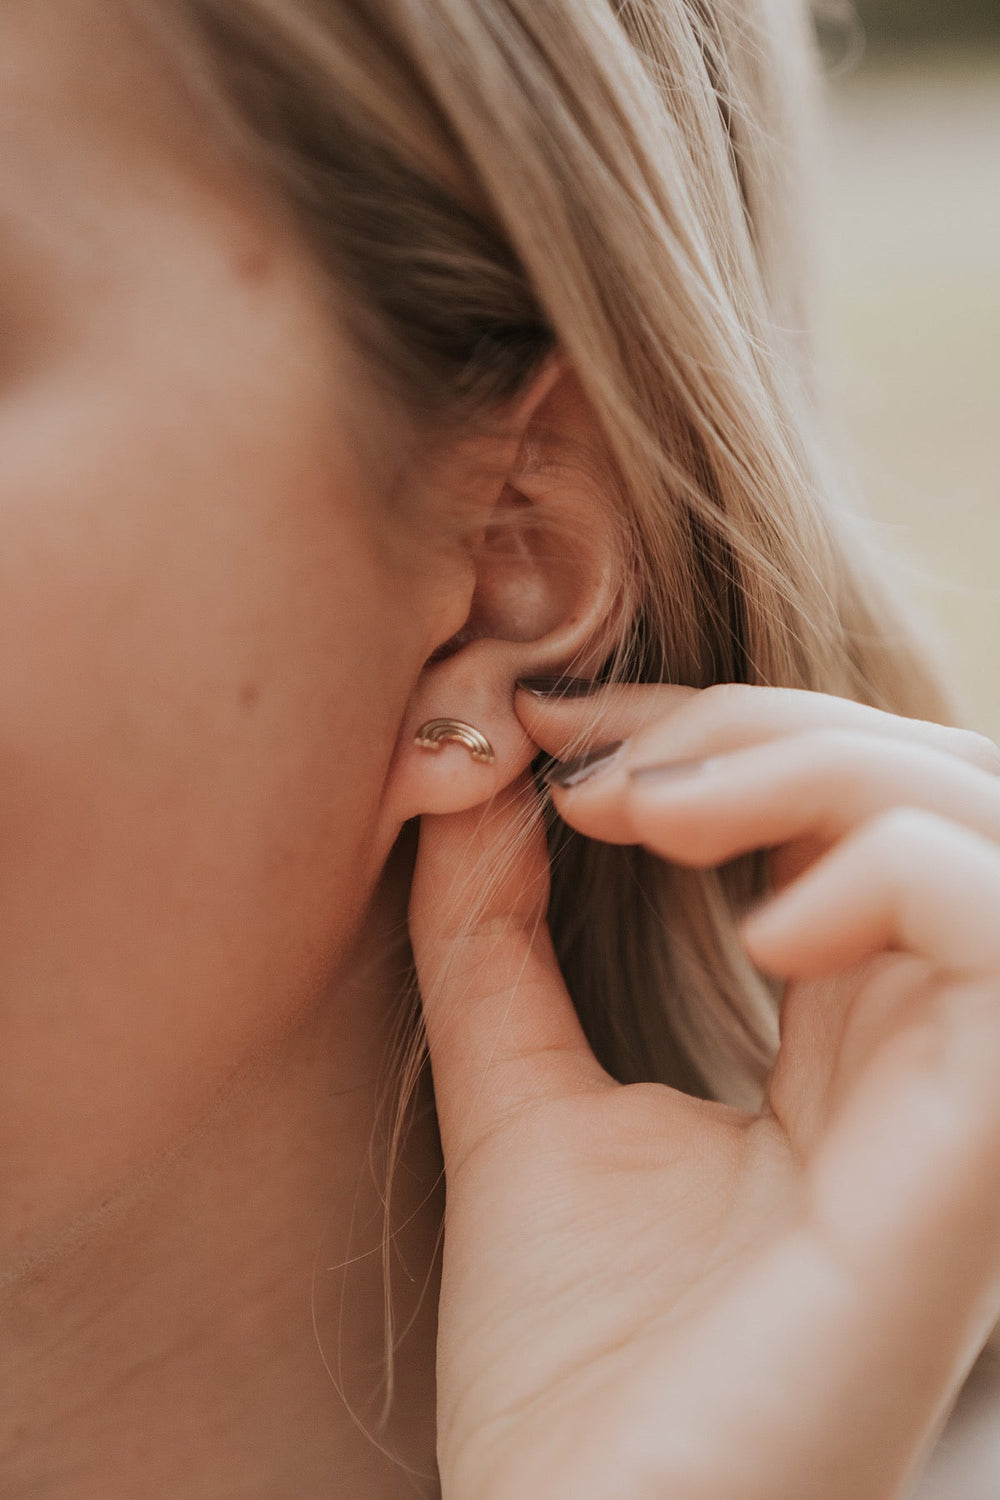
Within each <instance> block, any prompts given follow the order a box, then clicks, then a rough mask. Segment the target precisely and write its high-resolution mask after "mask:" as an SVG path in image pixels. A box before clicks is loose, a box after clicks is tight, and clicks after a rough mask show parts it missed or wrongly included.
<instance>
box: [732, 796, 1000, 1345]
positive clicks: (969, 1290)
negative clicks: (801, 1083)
mask: <svg viewBox="0 0 1000 1500" xmlns="http://www.w3.org/2000/svg"><path fill="white" fill-rule="evenodd" d="M998 912H1000V851H998V850H997V849H996V847H995V846H994V845H993V844H992V843H989V842H987V841H986V840H983V839H981V838H978V837H977V836H976V835H975V834H973V833H970V832H969V831H968V830H966V829H963V828H958V827H955V826H954V825H953V824H950V823H947V822H945V821H943V820H941V819H938V818H936V817H933V816H931V815H929V814H926V813H923V812H914V811H899V810H897V811H894V812H892V813H889V814H886V815H885V816H884V817H883V818H881V819H878V820H876V821H875V822H873V823H872V824H869V825H867V826H865V827H864V828H862V829H860V830H859V831H858V832H857V833H855V834H854V835H852V836H851V838H850V839H849V840H847V841H846V842H845V843H843V844H841V845H838V846H837V848H836V849H834V850H833V851H832V852H831V853H830V854H828V855H827V856H825V858H824V859H823V860H822V861H820V862H819V863H818V864H817V865H815V866H814V867H813V868H812V870H810V872H809V873H808V874H806V875H804V876H802V877H801V878H800V879H799V880H798V881H796V882H795V884H794V885H793V886H791V887H789V888H788V890H787V891H785V892H784V893H783V894H782V895H780V896H778V897H776V898H775V899H774V900H773V901H772V902H770V903H768V905H767V906H765V907H763V908H762V909H761V910H760V911H759V912H758V913H756V914H755V915H754V916H753V917H752V918H751V919H750V920H749V921H748V922H747V923H745V925H744V936H745V940H746V945H747V948H748V950H749V952H750V953H751V955H752V957H753V958H754V959H755V961H756V962H758V963H759V964H760V965H761V966H762V967H764V968H767V969H770V970H772V971H773V972H775V973H780V974H783V975H786V976H789V977H805V976H814V975H818V974H831V973H834V972H839V971H841V970H842V969H843V968H845V967H847V966H850V965H852V964H854V963H855V962H858V961H860V960H861V959H862V958H864V957H866V956H870V955H873V954H875V953H878V952H882V951H884V950H886V949H897V950H899V949H902V950H905V951H907V952H908V953H912V954H914V955H917V956H918V957H920V958H922V959H924V960H926V961H927V962H928V970H927V974H928V978H927V981H926V983H925V984H924V985H923V986H922V987H921V988H920V990H919V991H916V992H914V994H913V995H911V996H910V998H909V999H908V1001H907V1002H906V1003H905V1004H901V1005H899V1006H897V1007H895V1008H894V1010H893V1012H892V1014H891V1017H890V1018H889V1019H890V1024H889V1025H879V1026H878V1027H877V1028H876V1032H875V1038H874V1039H875V1045H874V1046H865V1047H864V1048H863V1049H862V1053H861V1062H860V1065H859V1066H857V1067H856V1068H855V1069H854V1070H853V1076H851V1074H850V1073H848V1076H846V1077H843V1076H842V1078H841V1081H840V1085H839V1091H838V1093H839V1097H838V1099H837V1100H836V1107H835V1109H834V1112H833V1117H832V1121H831V1123H830V1125H829V1127H828V1129H827V1131H826V1134H825V1136H824V1137H823V1138H822V1139H821V1142H820V1144H819V1146H818V1148H817V1151H816V1154H815V1158H814V1162H813V1184H814V1190H813V1196H812V1200H811V1208H810V1212H811V1216H812V1221H813V1227H815V1228H818V1230H819V1232H820V1234H821V1236H822V1238H823V1239H824V1241H825V1242H826V1243H828V1244H829V1243H831V1242H832V1243H833V1245H834V1247H835V1250H836V1254H837V1258H838V1261H839V1262H840V1264H841V1265H842V1266H843V1267H844V1268H845V1269H846V1270H847V1271H848V1272H849V1273H858V1274H862V1275H865V1274H868V1273H869V1272H870V1271H871V1269H872V1266H873V1265H878V1266H881V1268H882V1270H883V1271H884V1286H885V1305H886V1311H887V1313H888V1312H889V1311H890V1306H889V1305H890V1303H891V1302H892V1301H893V1300H894V1299H896V1300H899V1299H901V1300H900V1305H899V1307H898V1308H897V1309H896V1311H897V1312H898V1314H899V1318H900V1320H901V1326H902V1322H904V1321H905V1323H906V1326H912V1320H913V1316H914V1310H915V1309H916V1308H917V1307H919V1308H920V1309H921V1317H922V1319H923V1320H924V1323H925V1324H926V1323H927V1322H928V1320H929V1322H930V1323H935V1324H937V1325H938V1328H937V1330H936V1331H934V1332H933V1333H932V1332H930V1331H928V1328H927V1327H925V1328H924V1334H925V1336H926V1338H927V1339H928V1340H929V1341H930V1347H933V1346H934V1341H935V1340H937V1339H938V1338H939V1336H940V1337H941V1338H944V1337H954V1338H955V1339H956V1340H957V1343H956V1346H955V1358H956V1360H957V1361H958V1362H959V1363H961V1360H962V1359H963V1358H964V1356H965V1354H966V1353H967V1354H968V1356H969V1358H970V1360H971V1357H972V1355H973V1354H974V1353H975V1352H976V1348H977V1347H978V1343H981V1342H982V1339H984V1338H985V1336H986V1333H987V1332H988V1330H989V1328H990V1326H992V1323H993V1322H995V1320H996V1317H997V1315H998V1314H1000V1298H998V1293H1000V1195H998V1194H997V1193H996V1191H995V1184H996V1181H997V1177H998V1174H1000V1096H998V1093H997V1087H996V1079H997V1072H998V1068H1000V977H998V976H1000V924H998V921H997V914H998ZM866 1003H867V995H866V993H865V992H864V990H862V991H861V992H860V993H859V996H858V999H857V1002H856V1004H857V1007H858V1008H857V1011H856V1013H854V1014H853V1015H852V1016H851V1018H850V1027H849V1029H850V1030H851V1031H852V1032H857V1031H859V1030H860V1031H862V1032H863V1031H864V1029H865V1026H866V1017H865V1008H866ZM841 1066H842V1067H846V1064H845V1063H844V1059H841ZM897 1292H898V1298H897ZM977 1341H978V1343H977ZM963 1351H964V1352H963Z"/></svg>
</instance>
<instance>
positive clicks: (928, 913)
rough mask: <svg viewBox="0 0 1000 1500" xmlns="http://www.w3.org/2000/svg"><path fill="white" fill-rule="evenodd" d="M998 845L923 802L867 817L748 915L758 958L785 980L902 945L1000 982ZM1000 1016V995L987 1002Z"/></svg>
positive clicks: (948, 967)
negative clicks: (918, 806)
mask: <svg viewBox="0 0 1000 1500" xmlns="http://www.w3.org/2000/svg"><path fill="white" fill-rule="evenodd" d="M998 915H1000V850H998V849H997V847H996V845H995V844H992V843H990V842H989V841H988V840H987V839H984V838H982V837H981V836H980V835H978V834H976V833H974V832H971V831H970V830H968V829H966V828H959V827H956V826H955V825H954V824H953V823H950V822H947V821H946V820H945V819H943V818H939V817H936V816H934V815H933V814H932V813H928V812H926V811H923V810H921V809H915V808H905V807H904V808H894V809H893V810H892V811H891V812H888V813H884V814H883V815H882V816H881V817H879V818H876V819H874V820H873V821H872V822H870V823H867V824H864V825H863V826H862V827H861V828H859V829H858V830H857V831H856V832H855V833H853V834H852V835H851V836H850V837H849V838H848V839H846V840H845V841H844V842H843V843H841V844H838V845H837V846H836V847H835V848H834V849H832V850H831V851H830V852H829V853H828V854H826V855H824V856H823V858H822V859H820V860H818V861H817V863H816V864H815V865H813V866H812V868H811V869H810V870H808V871H807V872H806V873H805V874H804V875H801V876H799V878H798V879H797V880H796V881H794V882H793V883H792V884H791V885H790V886H788V887H787V888H786V889H785V890H784V891H782V892H781V894H780V895H778V896H775V897H773V898H772V899H771V900H769V901H768V902H767V903H766V904H765V905H764V906H762V907H761V908H759V909H758V910H757V911H756V912H755V913H753V915H752V916H751V917H749V918H748V919H747V920H746V922H745V924H744V929H743V936H744V940H745V943H746V947H747V951H748V952H749V954H750V956H751V958H752V959H753V960H754V962H755V963H757V964H759V965H760V966H761V967H762V968H766V969H770V970H771V971H772V972H774V973H776V974H780V975H781V976H782V977H784V978H788V979H814V978H821V977H826V976H829V975H833V974H836V973H840V972H842V971H843V970H844V969H846V968H850V967H851V966H853V965H854V964H858V963H861V962H862V960H864V959H866V958H870V957H873V956H874V955H875V954H877V953H883V952H885V951H886V950H891V949H901V950H903V951H905V952H908V953H912V954H915V955H916V956H917V957H920V958H923V959H927V960H928V961H929V962H930V963H931V964H933V965H935V966H936V967H939V968H941V969H943V970H945V971H947V972H950V973H951V974H953V975H957V976H963V977H977V976H978V977H983V976H986V977H992V979H993V980H994V982H996V983H997V985H998V991H1000V921H998ZM994 1009H995V1011H996V1015H997V1019H998V1022H1000V1000H998V1003H997V1004H996V1006H995V1007H994Z"/></svg>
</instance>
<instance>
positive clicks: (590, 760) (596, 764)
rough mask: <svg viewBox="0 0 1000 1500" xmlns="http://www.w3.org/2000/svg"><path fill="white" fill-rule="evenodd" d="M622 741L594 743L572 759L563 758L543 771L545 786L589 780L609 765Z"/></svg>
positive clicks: (560, 785) (565, 785) (577, 783)
mask: <svg viewBox="0 0 1000 1500" xmlns="http://www.w3.org/2000/svg"><path fill="white" fill-rule="evenodd" d="M623 743H624V741H623V740H614V741H613V742H612V743H611V744H610V745H596V746H595V747H594V749H593V750H588V751H587V752H586V753H585V754H584V755H577V756H574V758H573V759H572V760H564V761H563V762H562V764H561V765H555V766H553V767H552V769H551V770H549V771H546V772H545V775H544V777H543V778H542V779H543V780H544V782H545V784H546V785H547V786H559V787H569V786H579V785H580V783H581V781H589V780H590V778H591V777H592V776H596V775H597V774H598V772H599V771H603V770H605V769H606V768H607V767H608V766H610V765H611V763H612V761H613V760H615V759H616V757H617V755H618V752H619V750H620V749H621V748H622V745H623Z"/></svg>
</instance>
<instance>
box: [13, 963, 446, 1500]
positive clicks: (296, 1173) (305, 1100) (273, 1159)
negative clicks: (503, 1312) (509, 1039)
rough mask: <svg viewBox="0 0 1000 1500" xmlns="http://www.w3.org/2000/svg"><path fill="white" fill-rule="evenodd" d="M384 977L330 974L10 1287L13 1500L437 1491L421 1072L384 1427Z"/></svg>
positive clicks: (391, 973) (435, 1211) (391, 1000)
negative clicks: (197, 1110)
mask: <svg viewBox="0 0 1000 1500" xmlns="http://www.w3.org/2000/svg"><path fill="white" fill-rule="evenodd" d="M378 968H379V969H380V970H381V971H382V972H381V973H377V972H374V971H373V969H372V966H371V964H369V965H368V966H367V970H366V971H365V972H362V971H361V970H360V969H358V970H356V971H355V972H354V973H349V974H345V975H342V976H340V978H339V980H338V983H337V984H336V986H334V987H333V988H332V989H331V991H330V992H328V993H327V994H326V996H324V998H323V1000H322V1003H317V1006H316V1007H315V1009H314V1011H313V1012H312V1013H311V1014H310V1015H309V1016H308V1017H306V1018H304V1019H303V1021H302V1022H301V1024H300V1025H299V1027H298V1029H297V1030H296V1031H295V1033H294V1034H293V1035H290V1036H287V1037H285V1038H284V1039H283V1042H282V1045H281V1047H280V1049H278V1050H277V1051H276V1052H274V1053H272V1054H271V1055H270V1056H269V1057H268V1058H267V1060H266V1062H259V1063H258V1064H257V1065H255V1067H254V1069H253V1071H252V1073H250V1072H247V1073H245V1074H244V1075H243V1076H242V1077H241V1079H240V1082H239V1084H238V1086H234V1087H231V1088H229V1089H228V1090H227V1092H226V1096H225V1098H224V1099H222V1100H220V1101H219V1102H218V1104H217V1105H216V1107H215V1109H214V1110H213V1112H212V1115H211V1118H210V1119H207V1120H206V1121H204V1122H203V1123H202V1125H201V1126H200V1127H199V1129H198V1131H197V1133H196V1134H195V1135H193V1136H190V1137H189V1138H188V1139H187V1140H186V1141H185V1142H184V1143H183V1145H182V1146H181V1147H180V1148H178V1149H177V1150H176V1151H175V1152H174V1153H173V1154H172V1156H171V1157H170V1159H169V1160H168V1161H165V1162H161V1163H160V1164H159V1165H158V1166H157V1167H156V1168H155V1170H154V1169H151V1170H150V1172H149V1174H148V1176H147V1178H146V1180H145V1181H144V1182H143V1184H142V1185H141V1186H140V1187H136V1186H133V1188H132V1189H131V1190H130V1192H129V1193H128V1195H127V1196H126V1195H124V1194H123V1195H122V1196H121V1197H120V1198H119V1199H117V1200H116V1201H115V1202H114V1203H113V1204H111V1205H107V1206H105V1207H104V1208H103V1209H102V1212H101V1215H100V1217H99V1218H92V1220H91V1221H90V1223H89V1224H88V1225H87V1226H85V1227H83V1228H81V1229H80V1230H79V1232H78V1233H77V1234H75V1235H74V1237H73V1239H72V1240H71V1241H70V1240H67V1241H66V1242H65V1243H64V1244H63V1245H62V1246H61V1248H60V1249H59V1251H58V1252H54V1253H53V1254H52V1255H51V1256H50V1257H48V1258H47V1259H46V1261H45V1262H44V1264H43V1263H41V1262H39V1263H38V1264H36V1266H35V1267H34V1269H33V1270H31V1271H29V1272H23V1273H22V1274H21V1275H20V1276H19V1277H18V1278H17V1279H16V1280H15V1281H14V1282H13V1283H11V1284H10V1285H9V1286H8V1287H7V1289H6V1292H5V1294H4V1301H3V1305H2V1307H0V1390H2V1392H3V1397H2V1401H0V1479H2V1481H3V1483H2V1484H0V1489H2V1492H3V1494H4V1495H9V1496H11V1497H13V1496H27V1495H29V1494H30V1495H31V1496H32V1500H71V1497H72V1500H97V1497H101V1500H126V1497H129V1500H131V1497H134V1496H135V1495H138V1494H143V1495H149V1496H156V1497H157V1500H160V1497H162V1500H173V1497H177V1500H181V1497H183V1500H223V1497H228V1500H231V1497H233V1496H236V1495H239V1496H240V1497H241V1500H265V1497H266V1500H285V1497H287V1500H313V1497H316V1500H318V1497H320V1496H323V1497H324V1500H333V1497H339V1496H345V1497H346V1496H350V1497H351V1500H376V1497H377V1500H389V1497H396V1496H399V1497H400V1500H403V1497H407V1500H412V1497H414V1496H416V1497H425V1496H426V1497H431V1496H435V1495H437V1493H438V1488H437V1484H436V1480H435V1478H434V1477H433V1476H434V1438H435V1425H434V1392H433V1372H434V1342H435V1332H436V1328H435V1323H436V1307H437V1285H438V1258H437V1255H436V1245H437V1236H438V1230H439V1227H440V1221H441V1215H442V1212H443V1188H442V1183H441V1181H440V1180H439V1178H438V1174H439V1171H440V1157H439V1148H438V1144H437V1136H436V1126H435V1122H434V1119H433V1113H432V1111H431V1109H430V1107H429V1106H430V1102H431V1101H430V1096H429V1087H428V1085H427V1083H426V1082H425V1083H424V1085H423V1086H422V1095H421V1099H420V1107H419V1109H418V1111H417V1114H416V1117H415V1120H416V1123H415V1125H414V1128H413V1129H412V1131H411V1133H410V1136H409V1138H408V1140H407V1143H406V1145H405V1147H404V1152H403V1159H402V1161H401V1163H400V1170H399V1171H398V1172H397V1175H396V1178H395V1182H394V1187H393V1214H392V1218H393V1228H394V1229H398V1232H397V1234H396V1237H395V1239H394V1248H393V1254H392V1257H391V1261H392V1265H393V1267H394V1274H393V1277H392V1292H393V1302H394V1314H395V1325H396V1328H397V1330H407V1331H406V1333H405V1336H403V1337H402V1338H400V1339H399V1345H398V1347H397V1350H396V1354H395V1360H394V1390H395V1399H394V1402H393V1406H392V1409H391V1411H390V1415H389V1417H388V1420H387V1421H386V1422H385V1423H384V1425H382V1426H381V1427H379V1416H380V1412H381V1410H382V1398H383V1394H384V1391H383V1388H382V1381H381V1376H382V1373H383V1369H384V1359H383V1354H384V1332H383V1329H384V1313H383V1278H382V1256H381V1241H382V1229H383V1218H382V1202H381V1197H380V1189H381V1187H382V1183H381V1181H380V1174H379V1171H378V1167H377V1162H378V1158H377V1156H376V1157H375V1166H374V1169H373V1166H372V1165H371V1164H370V1163H369V1152H370V1147H371V1145H372V1141H373V1130H375V1136H374V1140H375V1142H376V1144H377V1142H378V1139H379V1131H378V1130H376V1125H377V1121H378V1107H379V1096H378V1090H379V1085H380V1083H381V1082H383V1078H380V1071H381V1069H382V1066H383V1058H384V1055H385V1050H386V1046H387V1043H388V1025H389V1023H390V1021H391V1017H392V1013H393V1010H394V1008H395V1006H396V1005H397V1003H398V1002H397V1001H396V999H395V994H394V989H395V983H396V976H397V974H398V966H395V965H393V964H392V963H391V962H388V963H386V962H383V963H381V964H380V965H379V966H378ZM359 975H360V977H359ZM384 1118H385V1117H384V1115H383V1117H382V1119H383V1122H384ZM390 1119H391V1116H390ZM379 1128H380V1129H381V1128H384V1123H383V1125H382V1126H380V1127H379ZM425 1280H426V1282H427V1285H426V1290H425V1287H424V1283H425ZM422 1293H423V1296H422V1300H421V1294H422ZM418 1304H419V1305H418ZM411 1320H412V1322H411ZM408 1325H409V1326H408ZM421 1476H423V1477H421Z"/></svg>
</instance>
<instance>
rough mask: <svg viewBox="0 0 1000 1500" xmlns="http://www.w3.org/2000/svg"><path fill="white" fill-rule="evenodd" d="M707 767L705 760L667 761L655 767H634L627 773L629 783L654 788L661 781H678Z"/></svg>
mask: <svg viewBox="0 0 1000 1500" xmlns="http://www.w3.org/2000/svg"><path fill="white" fill-rule="evenodd" d="M707 765H708V761H707V760H667V761H663V762H662V763H661V764H659V765H655V766H636V767H635V769H634V770H632V771H629V773H628V776H629V780H630V781H638V782H639V783H640V784H642V785H646V784H647V783H648V784H649V785H650V786H656V785H658V784H659V783H660V782H661V781H674V780H680V778H681V777H682V776H694V775H696V774H697V772H698V771H703V770H704V769H705V767H706V766H707Z"/></svg>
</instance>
